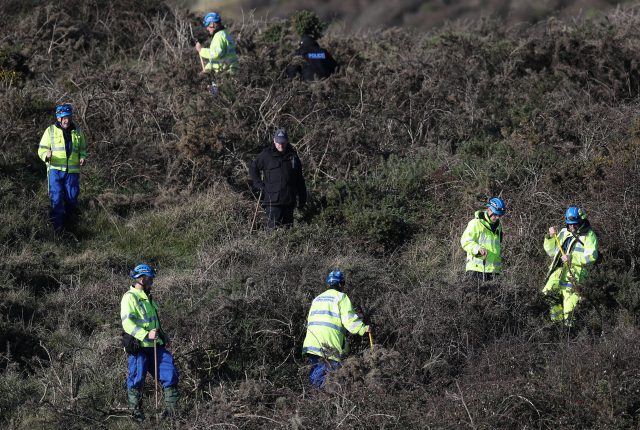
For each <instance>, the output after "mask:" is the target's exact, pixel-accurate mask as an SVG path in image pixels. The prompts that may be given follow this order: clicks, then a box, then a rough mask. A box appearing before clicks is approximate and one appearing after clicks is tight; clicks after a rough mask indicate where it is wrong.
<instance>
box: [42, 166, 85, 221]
mask: <svg viewBox="0 0 640 430" xmlns="http://www.w3.org/2000/svg"><path fill="white" fill-rule="evenodd" d="M78 194H80V174H79V173H67V172H63V171H62V170H57V169H49V198H50V199H51V210H50V212H49V217H50V218H51V221H52V222H53V228H54V229H55V230H56V231H60V230H61V229H62V227H63V226H64V220H65V216H66V215H67V214H68V213H69V212H70V211H71V210H74V209H75V208H76V206H78Z"/></svg>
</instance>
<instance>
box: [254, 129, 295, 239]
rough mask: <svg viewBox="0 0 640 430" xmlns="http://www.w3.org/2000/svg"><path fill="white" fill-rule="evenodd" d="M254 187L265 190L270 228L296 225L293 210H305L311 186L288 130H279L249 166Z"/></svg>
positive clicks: (263, 201)
mask: <svg viewBox="0 0 640 430" xmlns="http://www.w3.org/2000/svg"><path fill="white" fill-rule="evenodd" d="M249 174H250V175H251V181H252V182H253V186H254V187H256V188H258V189H259V190H260V191H261V192H262V207H263V208H264V210H265V212H266V216H267V228H268V229H273V228H276V227H279V226H283V227H285V228H289V227H291V226H292V225H293V209H294V207H295V206H296V205H297V206H298V209H300V210H302V209H303V208H304V205H305V203H306V201H307V188H306V186H305V183H304V177H303V176H302V164H301V163H300V158H298V154H297V153H296V151H295V149H293V148H292V147H291V145H289V138H288V136H287V132H286V130H284V129H282V128H281V129H278V130H276V134H275V136H274V138H273V145H270V146H269V147H268V148H265V149H264V150H263V151H262V152H261V153H260V154H259V155H258V157H256V159H255V160H253V162H252V163H251V167H250V169H249Z"/></svg>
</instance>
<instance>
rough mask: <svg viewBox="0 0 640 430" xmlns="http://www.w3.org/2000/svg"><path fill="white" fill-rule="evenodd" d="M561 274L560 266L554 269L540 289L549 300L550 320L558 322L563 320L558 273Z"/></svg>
mask: <svg viewBox="0 0 640 430" xmlns="http://www.w3.org/2000/svg"><path fill="white" fill-rule="evenodd" d="M561 274H562V268H557V269H556V270H554V271H553V272H552V273H551V275H549V279H548V280H547V283H546V284H545V286H544V288H543V289H542V294H544V295H545V296H546V297H547V298H548V302H549V316H550V318H551V321H554V322H559V321H563V320H564V311H563V306H562V305H563V298H562V292H561V291H560V275H561Z"/></svg>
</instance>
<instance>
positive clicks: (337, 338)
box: [302, 288, 367, 361]
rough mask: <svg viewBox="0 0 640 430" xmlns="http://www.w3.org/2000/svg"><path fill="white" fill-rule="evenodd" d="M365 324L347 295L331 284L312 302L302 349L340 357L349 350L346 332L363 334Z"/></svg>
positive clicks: (333, 357)
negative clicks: (330, 286) (331, 286)
mask: <svg viewBox="0 0 640 430" xmlns="http://www.w3.org/2000/svg"><path fill="white" fill-rule="evenodd" d="M366 328H367V326H366V325H365V324H364V323H363V322H362V320H361V319H360V318H359V317H358V315H357V314H356V313H355V311H354V310H353V306H352V305H351V300H350V299H349V297H348V296H347V295H346V294H345V293H341V292H340V291H338V290H335V289H333V288H330V289H328V290H326V291H325V292H324V293H322V294H320V295H319V296H318V297H316V298H315V299H313V302H312V303H311V309H309V316H308V317H307V335H306V336H305V338H304V343H303V345H302V353H303V354H313V355H318V356H320V357H325V358H327V359H329V360H334V361H340V360H341V359H342V357H343V355H344V354H346V353H347V352H348V350H349V348H348V345H347V343H346V336H345V335H346V332H347V331H348V332H350V333H353V334H358V335H360V336H362V335H363V334H364V333H365V331H366Z"/></svg>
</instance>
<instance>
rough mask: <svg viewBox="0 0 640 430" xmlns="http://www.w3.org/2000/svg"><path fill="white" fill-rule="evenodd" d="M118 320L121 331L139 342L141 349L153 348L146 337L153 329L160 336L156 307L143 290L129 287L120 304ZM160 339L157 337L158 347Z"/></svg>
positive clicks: (150, 341) (160, 342)
mask: <svg viewBox="0 0 640 430" xmlns="http://www.w3.org/2000/svg"><path fill="white" fill-rule="evenodd" d="M120 319H121V320H122V329H123V330H124V331H125V332H126V333H128V334H130V335H131V336H133V337H135V338H136V339H138V340H139V341H140V345H141V346H143V347H153V340H149V338H148V337H147V336H148V334H149V332H150V331H151V330H153V329H158V332H157V333H158V335H159V334H160V321H158V305H157V304H156V303H155V302H153V301H151V300H149V297H148V296H147V294H146V293H145V292H144V291H143V290H139V289H137V288H135V287H133V286H132V287H131V288H130V289H129V291H127V292H126V293H125V294H124V296H122V301H121V302H120ZM162 344H163V342H162V339H160V337H158V345H162Z"/></svg>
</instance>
